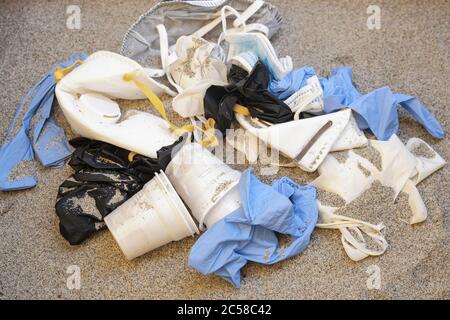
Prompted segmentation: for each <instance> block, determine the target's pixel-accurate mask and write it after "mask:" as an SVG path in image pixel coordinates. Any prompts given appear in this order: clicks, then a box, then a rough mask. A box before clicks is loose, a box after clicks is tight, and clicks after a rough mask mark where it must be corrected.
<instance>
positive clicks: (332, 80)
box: [269, 67, 444, 140]
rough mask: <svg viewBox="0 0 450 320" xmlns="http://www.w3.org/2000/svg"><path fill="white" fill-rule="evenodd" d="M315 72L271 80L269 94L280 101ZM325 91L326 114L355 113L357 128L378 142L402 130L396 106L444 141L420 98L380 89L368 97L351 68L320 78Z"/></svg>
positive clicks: (305, 70) (298, 72)
mask: <svg viewBox="0 0 450 320" xmlns="http://www.w3.org/2000/svg"><path fill="white" fill-rule="evenodd" d="M314 74H315V73H314V69H312V68H310V67H304V68H301V69H297V70H294V71H292V72H291V73H289V74H288V75H287V76H286V77H285V78H284V79H282V80H281V81H276V80H274V81H272V82H271V83H270V86H269V91H270V92H271V93H272V94H274V95H275V96H277V97H278V98H279V99H284V98H285V97H286V96H287V95H289V94H291V93H293V92H295V91H296V90H299V88H301V87H302V86H304V84H305V81H306V80H307V79H308V78H309V77H311V76H312V75H314ZM320 82H321V85H322V88H323V100H324V110H323V111H324V112H325V113H330V112H335V111H338V110H340V109H342V108H343V107H348V108H350V109H352V110H353V111H354V116H355V119H356V121H357V123H358V127H359V128H360V129H362V130H365V129H370V130H371V131H372V133H373V134H374V135H375V136H376V137H377V139H378V140H388V139H389V138H390V137H391V136H392V135H393V134H395V133H397V131H398V128H399V121H398V113H397V112H398V111H397V105H400V106H402V107H403V108H404V109H405V110H406V111H407V112H408V113H409V114H410V115H411V116H412V117H413V118H414V119H415V120H416V121H417V122H419V123H420V124H421V125H422V126H423V127H424V128H425V129H426V130H427V131H428V132H429V133H430V134H431V135H432V136H433V137H435V138H439V139H442V138H443V137H444V130H443V129H442V127H441V125H440V124H439V122H438V121H437V120H436V118H435V117H434V116H433V115H432V114H431V112H430V111H428V110H427V109H426V108H425V107H424V106H423V105H422V104H421V103H420V102H419V100H417V98H415V97H412V96H409V95H405V94H399V93H393V92H392V91H391V90H390V89H389V87H382V88H378V89H376V90H374V91H372V92H369V93H367V94H365V95H363V94H361V93H360V92H359V91H358V90H357V89H356V88H355V86H354V85H353V83H352V70H351V68H349V67H340V68H336V69H333V70H332V72H331V75H330V76H329V77H328V78H320Z"/></svg>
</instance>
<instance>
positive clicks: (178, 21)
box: [121, 0, 283, 67]
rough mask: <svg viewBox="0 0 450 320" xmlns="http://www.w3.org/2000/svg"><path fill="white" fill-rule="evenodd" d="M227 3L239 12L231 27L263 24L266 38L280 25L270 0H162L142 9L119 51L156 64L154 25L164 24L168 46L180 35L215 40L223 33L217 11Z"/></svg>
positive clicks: (157, 51) (146, 63)
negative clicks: (147, 8) (146, 9)
mask: <svg viewBox="0 0 450 320" xmlns="http://www.w3.org/2000/svg"><path fill="white" fill-rule="evenodd" d="M226 5H229V6H231V7H233V8H234V9H236V11H238V12H239V13H240V17H238V18H236V19H235V20H234V21H233V24H232V26H233V27H234V28H237V27H240V26H241V25H242V23H247V25H252V24H259V25H263V26H264V28H265V29H266V30H267V31H266V32H267V36H268V37H269V38H271V37H272V35H273V34H275V33H276V32H277V31H278V29H279V28H280V26H281V23H282V20H283V19H282V16H281V14H280V12H279V10H278V9H277V8H276V7H275V6H273V5H271V4H270V3H267V2H263V1H254V2H253V1H248V0H219V1H162V2H160V3H158V4H157V5H155V6H154V7H152V8H151V9H150V10H148V11H147V12H145V13H144V14H143V15H141V17H140V18H139V19H138V20H137V21H136V22H135V23H134V24H133V25H132V26H131V27H130V29H129V30H128V31H127V33H126V34H125V36H124V39H123V43H122V48H121V54H123V55H124V56H127V57H130V58H131V59H133V60H136V61H138V62H139V63H141V64H142V65H144V66H147V67H151V66H155V65H156V63H155V62H154V61H153V58H155V57H158V56H160V54H161V53H160V50H159V49H160V48H159V39H158V34H157V33H156V32H155V31H156V26H157V25H159V24H163V25H164V26H165V27H166V29H167V33H168V42H169V43H168V45H169V47H171V46H173V45H174V44H175V43H176V41H177V39H178V38H179V37H181V36H187V35H193V34H195V35H197V36H199V37H202V38H205V40H208V41H211V42H217V40H218V39H219V35H220V33H221V32H222V30H221V28H220V27H218V26H219V24H220V22H221V17H220V11H221V9H222V8H223V7H224V6H226Z"/></svg>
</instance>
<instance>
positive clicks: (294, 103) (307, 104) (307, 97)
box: [284, 76, 323, 120]
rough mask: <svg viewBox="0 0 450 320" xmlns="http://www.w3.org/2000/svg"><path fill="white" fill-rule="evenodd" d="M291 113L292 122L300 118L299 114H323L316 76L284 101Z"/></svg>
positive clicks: (320, 93) (320, 92) (321, 92)
mask: <svg viewBox="0 0 450 320" xmlns="http://www.w3.org/2000/svg"><path fill="white" fill-rule="evenodd" d="M284 102H285V103H286V104H287V105H288V106H289V107H290V108H291V110H292V111H293V112H295V114H294V120H298V119H299V118H300V113H301V112H308V113H312V114H316V115H318V114H321V113H323V90H322V87H321V85H320V82H319V78H317V76H311V77H310V78H308V79H307V80H306V85H305V86H303V87H301V88H300V89H299V90H298V91H297V92H295V93H294V94H293V95H291V96H290V97H289V98H288V99H286V100H285V101H284Z"/></svg>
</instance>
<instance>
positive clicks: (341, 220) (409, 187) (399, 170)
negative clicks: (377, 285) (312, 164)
mask: <svg viewBox="0 0 450 320" xmlns="http://www.w3.org/2000/svg"><path fill="white" fill-rule="evenodd" d="M371 144H372V145H373V147H374V148H375V149H377V150H378V151H379V152H380V153H381V158H382V169H381V171H380V170H378V169H377V168H376V167H375V166H374V165H373V164H372V163H371V162H369V161H368V160H367V159H365V158H363V157H361V156H359V155H357V154H355V153H354V152H352V151H349V152H348V158H347V160H346V161H345V163H340V162H339V161H337V160H336V159H335V158H334V157H333V156H332V155H328V156H327V158H326V159H325V160H324V161H323V163H322V164H321V166H320V167H319V173H320V176H319V177H318V178H317V179H316V180H314V181H313V182H312V183H311V184H312V185H314V186H316V187H317V188H318V189H320V190H323V191H328V192H333V193H336V194H338V195H339V196H340V197H341V198H342V199H344V201H345V202H346V203H350V202H352V201H354V200H355V199H357V198H358V197H359V196H360V195H361V194H362V193H363V192H365V191H367V190H368V189H369V188H370V187H371V185H372V183H373V182H374V181H375V180H378V181H379V182H380V183H381V184H382V185H383V186H387V187H391V188H392V189H394V191H395V197H396V196H397V194H398V192H400V191H402V192H405V193H406V194H407V195H408V203H409V205H410V208H411V212H412V216H411V218H410V221H409V223H410V224H415V223H419V222H422V221H424V220H425V219H426V217H427V208H426V207H425V204H424V202H423V200H422V198H421V196H420V194H419V191H418V190H417V188H416V184H417V183H419V182H420V181H422V180H423V179H425V178H426V177H428V176H429V175H430V174H432V173H433V172H435V171H437V170H439V169H440V168H442V167H443V166H444V165H445V160H444V159H442V157H440V156H439V155H438V154H437V153H436V152H435V151H434V150H433V149H432V148H431V147H430V146H429V145H428V144H426V143H425V142H424V141H423V140H421V139H418V138H411V139H410V140H409V141H408V143H407V145H406V147H405V145H404V144H403V143H402V142H401V141H400V139H399V138H398V137H397V136H396V135H393V136H392V137H391V138H390V139H389V141H377V140H375V141H372V142H371ZM419 145H422V146H423V147H424V148H425V149H426V150H427V153H429V154H430V155H431V156H429V157H425V156H421V155H415V154H414V149H415V148H417V147H418V146H419ZM360 167H361V168H364V169H365V170H367V171H368V172H369V173H370V175H366V174H364V173H363V172H362V170H361V168H360ZM394 200H395V198H394ZM319 204H320V203H319ZM336 209H337V208H332V207H327V206H323V205H321V204H320V205H319V212H320V216H321V220H322V223H319V224H318V225H317V227H319V228H327V229H339V230H340V231H341V233H342V243H343V245H344V248H345V251H346V252H347V254H348V255H349V257H350V258H351V259H352V260H355V261H359V260H361V259H364V258H366V257H368V256H373V255H380V254H382V253H383V252H384V251H385V250H386V248H387V243H386V241H385V240H384V238H383V236H382V234H381V230H382V228H383V225H382V224H380V225H378V226H375V225H371V224H369V223H367V222H363V221H359V220H355V219H352V218H349V217H344V216H337V215H335V214H334V211H335V210H336ZM349 229H352V231H354V232H356V234H359V235H361V237H362V233H365V234H366V235H367V236H369V237H371V238H372V239H373V240H375V242H377V243H378V244H379V246H380V250H369V249H368V248H367V247H366V245H365V241H364V239H363V238H361V237H359V238H360V239H359V241H358V239H356V238H355V237H353V236H352V235H351V234H350V232H349ZM361 232H362V233H361Z"/></svg>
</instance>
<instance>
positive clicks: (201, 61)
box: [169, 36, 227, 90]
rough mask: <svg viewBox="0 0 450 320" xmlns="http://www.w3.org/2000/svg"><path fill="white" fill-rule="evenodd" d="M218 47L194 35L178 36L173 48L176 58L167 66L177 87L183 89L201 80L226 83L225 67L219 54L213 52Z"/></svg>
mask: <svg viewBox="0 0 450 320" xmlns="http://www.w3.org/2000/svg"><path fill="white" fill-rule="evenodd" d="M218 48H219V47H216V45H215V44H213V43H211V42H208V41H206V40H204V39H202V38H198V37H196V36H182V37H180V38H179V39H178V41H177V44H176V48H175V54H176V56H177V57H178V58H177V60H176V61H175V62H173V63H172V64H171V65H170V66H169V72H170V77H171V78H172V79H173V81H174V82H175V83H176V84H177V87H179V88H181V89H182V90H184V89H188V88H192V87H194V86H196V85H197V84H198V83H199V82H201V81H214V82H221V83H226V82H227V67H226V65H225V63H224V62H223V61H222V60H221V59H220V56H219V57H218V56H215V54H214V53H215V52H214V51H215V50H218ZM219 54H220V53H219Z"/></svg>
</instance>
